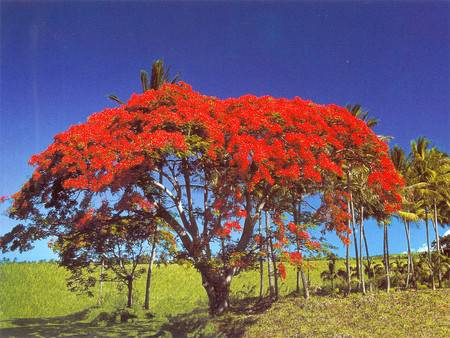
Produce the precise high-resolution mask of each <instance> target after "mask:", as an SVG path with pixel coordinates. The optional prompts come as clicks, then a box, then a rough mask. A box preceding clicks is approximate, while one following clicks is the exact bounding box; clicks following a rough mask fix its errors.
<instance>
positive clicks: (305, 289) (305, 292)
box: [300, 267, 309, 299]
mask: <svg viewBox="0 0 450 338" xmlns="http://www.w3.org/2000/svg"><path fill="white" fill-rule="evenodd" d="M300 275H301V276H302V284H303V297H304V298H305V299H308V298H309V286H308V281H307V279H306V276H305V272H304V271H303V268H302V267H300Z"/></svg>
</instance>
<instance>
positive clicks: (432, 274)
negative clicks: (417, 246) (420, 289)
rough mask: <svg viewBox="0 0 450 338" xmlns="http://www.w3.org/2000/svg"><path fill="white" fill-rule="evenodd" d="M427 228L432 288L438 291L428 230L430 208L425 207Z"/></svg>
mask: <svg viewBox="0 0 450 338" xmlns="http://www.w3.org/2000/svg"><path fill="white" fill-rule="evenodd" d="M425 228H426V231H427V252H428V263H429V265H430V274H431V288H432V289H433V290H436V285H435V283H434V270H433V262H432V260H431V248H430V234H429V230H428V208H427V207H425Z"/></svg>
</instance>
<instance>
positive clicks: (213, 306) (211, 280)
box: [197, 265, 234, 316]
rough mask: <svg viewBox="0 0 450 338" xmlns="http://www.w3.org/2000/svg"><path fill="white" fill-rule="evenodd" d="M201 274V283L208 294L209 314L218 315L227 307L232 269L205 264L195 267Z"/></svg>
mask: <svg viewBox="0 0 450 338" xmlns="http://www.w3.org/2000/svg"><path fill="white" fill-rule="evenodd" d="M197 268H198V270H199V271H200V273H201V275H202V285H203V287H204V288H205V290H206V294H207V295H208V303H209V314H210V315H211V316H220V315H222V314H223V313H224V312H225V311H227V309H228V308H229V295H230V285H231V279H232V278H233V274H234V270H233V269H225V271H222V270H219V271H218V270H214V269H213V268H212V267H210V266H207V265H200V266H198V267H197Z"/></svg>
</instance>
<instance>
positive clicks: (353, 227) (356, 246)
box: [350, 192, 361, 290]
mask: <svg viewBox="0 0 450 338" xmlns="http://www.w3.org/2000/svg"><path fill="white" fill-rule="evenodd" d="M350 211H351V215H352V232H353V243H354V247H355V259H356V275H357V276H358V289H359V290H360V289H361V274H360V273H361V272H360V270H359V263H358V262H359V250H358V241H357V240H356V231H355V230H356V227H355V224H356V220H355V208H354V206H353V197H352V193H351V192H350Z"/></svg>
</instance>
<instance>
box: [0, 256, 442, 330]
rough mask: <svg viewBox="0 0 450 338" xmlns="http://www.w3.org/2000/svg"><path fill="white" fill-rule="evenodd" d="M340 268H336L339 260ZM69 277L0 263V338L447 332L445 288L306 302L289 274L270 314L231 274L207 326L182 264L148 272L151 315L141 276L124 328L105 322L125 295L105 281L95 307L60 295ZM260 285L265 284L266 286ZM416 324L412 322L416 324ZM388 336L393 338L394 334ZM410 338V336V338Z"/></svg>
mask: <svg viewBox="0 0 450 338" xmlns="http://www.w3.org/2000/svg"><path fill="white" fill-rule="evenodd" d="M338 264H339V266H343V262H342V261H340V262H338ZM312 266H313V269H311V270H310V279H311V284H312V286H313V288H314V287H319V286H322V285H323V283H322V281H321V280H320V277H319V276H320V272H321V271H323V270H325V269H326V266H327V262H326V261H316V262H313V263H312ZM66 276H68V273H67V272H66V271H65V270H64V269H62V268H60V267H58V266H57V265H56V264H54V263H4V264H0V286H1V287H0V336H2V337H3V336H20V337H21V336H45V337H48V336H55V335H62V336H64V335H66V336H74V335H76V336H81V335H90V336H93V335H96V336H118V335H120V336H136V335H138V336H164V337H170V336H174V337H180V336H220V335H222V336H240V335H246V336H248V337H259V336H263V337H272V336H280V337H284V336H292V335H295V334H301V335H300V336H304V335H306V336H318V335H319V336H320V335H325V336H330V335H331V336H333V335H334V334H340V335H350V336H391V334H390V332H391V333H392V336H411V334H412V331H411V330H412V329H417V330H416V331H414V332H416V333H417V336H427V337H432V336H434V337H436V336H444V335H447V336H448V334H450V331H449V328H448V326H446V325H448V323H449V319H450V318H448V313H449V307H448V296H449V292H448V290H439V291H437V292H431V291H420V292H392V293H391V294H389V295H386V294H385V293H383V292H377V293H374V294H371V295H368V296H362V295H356V294H355V295H352V296H351V297H349V298H342V297H339V296H332V297H323V296H313V297H312V298H311V299H310V300H309V301H308V302H307V303H305V301H304V300H303V299H301V298H298V297H294V296H293V294H292V293H293V291H294V290H295V273H294V271H292V270H288V277H287V279H286V281H284V282H283V283H282V284H281V288H280V289H281V294H282V295H283V298H282V300H281V301H280V302H278V303H276V304H274V305H273V306H272V307H271V308H270V309H267V308H268V304H267V303H264V302H260V303H257V302H256V296H257V295H258V287H257V283H258V273H257V272H256V271H249V272H244V273H242V274H240V275H239V276H236V277H235V278H234V280H233V283H232V294H231V298H232V305H233V308H232V311H231V312H230V313H229V314H227V315H225V316H223V317H221V318H218V319H214V320H210V318H209V317H208V312H207V297H206V293H205V291H204V289H203V287H202V285H201V278H200V275H199V273H198V272H196V271H195V270H194V269H193V268H191V267H187V266H181V265H168V266H161V267H157V268H156V269H155V274H154V279H153V280H154V283H153V285H152V296H151V311H150V312H151V314H150V313H146V312H144V311H143V310H142V303H143V298H144V286H145V276H142V277H141V278H140V279H139V280H138V282H137V283H136V286H135V290H136V293H135V305H134V308H133V312H134V313H135V314H137V318H135V319H134V320H132V321H129V322H127V323H119V322H118V321H115V322H113V321H112V320H102V319H105V317H104V316H105V314H110V313H112V312H113V311H114V310H115V309H117V308H123V306H124V305H125V302H126V298H125V290H124V291H123V292H121V293H120V292H118V291H117V288H116V285H112V284H113V283H105V286H104V296H105V298H106V300H105V302H104V304H103V305H102V307H98V306H97V299H96V297H94V298H89V297H87V296H84V295H77V294H75V293H72V292H70V291H68V290H67V288H66V284H65V277H66ZM265 285H267V281H265ZM417 322H418V323H417ZM394 333H395V334H394ZM413 336H414V335H413Z"/></svg>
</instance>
